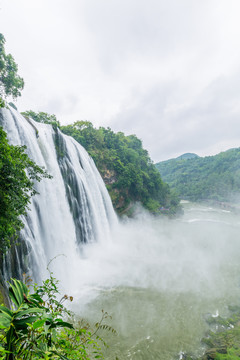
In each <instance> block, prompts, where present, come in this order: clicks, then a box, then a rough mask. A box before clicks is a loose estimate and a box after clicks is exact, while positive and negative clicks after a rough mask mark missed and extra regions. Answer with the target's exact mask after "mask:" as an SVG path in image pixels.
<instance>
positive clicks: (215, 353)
mask: <svg viewBox="0 0 240 360" xmlns="http://www.w3.org/2000/svg"><path fill="white" fill-rule="evenodd" d="M229 310H230V312H231V317H229V318H227V319H224V318H222V317H221V316H218V317H209V319H208V320H207V322H208V324H209V325H210V326H211V328H212V330H211V331H209V332H208V334H207V336H206V337H205V338H203V339H202V343H203V344H204V345H205V347H206V349H205V353H204V355H203V356H201V357H197V358H196V357H192V356H189V355H186V356H185V357H184V359H185V358H186V360H236V359H239V358H240V308H239V307H238V306H236V307H229Z"/></svg>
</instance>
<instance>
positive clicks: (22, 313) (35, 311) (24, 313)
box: [17, 307, 45, 317]
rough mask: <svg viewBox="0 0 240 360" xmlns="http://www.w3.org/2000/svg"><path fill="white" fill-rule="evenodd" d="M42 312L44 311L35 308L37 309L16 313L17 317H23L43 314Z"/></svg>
mask: <svg viewBox="0 0 240 360" xmlns="http://www.w3.org/2000/svg"><path fill="white" fill-rule="evenodd" d="M44 312H45V310H44V309H40V308H37V307H35V308H29V309H27V310H23V311H19V312H18V313H17V317H21V316H25V315H27V314H34V313H35V314H36V315H37V314H40V313H44Z"/></svg>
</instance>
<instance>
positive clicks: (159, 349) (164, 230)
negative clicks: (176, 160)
mask: <svg viewBox="0 0 240 360" xmlns="http://www.w3.org/2000/svg"><path fill="white" fill-rule="evenodd" d="M184 208H185V214H184V216H182V217H181V218H177V219H168V218H157V217H154V216H152V215H149V214H148V213H147V212H145V211H144V210H141V211H139V212H138V214H137V215H136V217H135V218H134V219H125V220H121V221H120V222H119V224H117V225H116V227H115V228H114V229H113V232H112V239H111V241H109V242H106V243H99V244H88V245H87V246H85V247H84V250H83V252H82V255H81V257H82V258H81V261H80V262H79V263H78V270H77V272H74V274H75V275H74V284H75V285H74V286H75V287H74V289H72V290H73V292H74V294H73V295H74V298H75V303H74V305H73V308H74V311H76V312H77V313H78V314H79V315H80V316H83V317H85V318H87V319H90V320H91V319H92V320H93V319H96V318H97V317H98V316H100V313H101V309H104V310H105V311H107V312H108V313H109V314H110V315H111V316H112V320H111V322H110V323H111V324H112V325H113V326H114V328H115V329H116V330H117V332H118V336H117V337H116V338H114V337H111V336H110V339H108V340H109V341H110V344H111V346H110V348H111V354H109V353H108V352H107V351H106V354H105V356H106V359H115V357H114V356H115V355H116V353H117V356H118V357H119V359H125V358H126V356H128V357H129V358H130V359H142V358H147V359H156V358H157V359H165V360H166V359H172V358H173V357H174V356H176V354H178V353H179V354H180V355H179V358H181V354H182V353H181V351H182V352H184V351H187V350H188V351H196V350H197V351H200V352H201V346H200V339H201V337H202V336H203V334H204V332H205V331H206V329H207V324H206V321H205V317H206V316H211V314H217V313H220V314H221V315H222V316H224V315H226V314H227V313H228V305H231V304H237V302H238V298H239V295H240V291H239V290H240V289H239V285H240V283H239V276H238V274H239V271H240V264H239V256H238V254H239V251H240V243H239V241H238V234H239V227H240V221H239V219H238V216H237V215H235V214H233V213H231V212H230V211H226V210H222V209H217V208H212V207H209V206H207V205H206V206H203V205H196V204H191V203H186V204H185V205H184ZM146 349H148V352H147V354H148V355H147V357H144V356H146V354H145V351H147V350H146ZM114 354H115V355H114ZM129 354H130V355H129ZM144 354H145V355H144ZM151 356H152V357H151Z"/></svg>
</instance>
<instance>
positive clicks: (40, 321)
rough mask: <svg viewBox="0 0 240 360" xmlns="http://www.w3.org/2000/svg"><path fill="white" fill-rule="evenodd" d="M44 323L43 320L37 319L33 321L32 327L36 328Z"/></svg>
mask: <svg viewBox="0 0 240 360" xmlns="http://www.w3.org/2000/svg"><path fill="white" fill-rule="evenodd" d="M44 323H45V320H38V321H35V322H34V323H33V329H34V330H36V329H38V328H40V327H41V326H43V325H44Z"/></svg>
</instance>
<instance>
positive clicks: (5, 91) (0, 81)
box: [0, 34, 24, 107]
mask: <svg viewBox="0 0 240 360" xmlns="http://www.w3.org/2000/svg"><path fill="white" fill-rule="evenodd" d="M4 45H5V38H4V36H3V34H0V97H1V98H5V97H7V96H9V95H11V96H12V97H13V98H14V99H16V98H17V97H18V96H21V90H23V87H24V81H23V78H21V77H20V76H19V75H18V74H17V72H18V65H17V64H16V62H15V60H14V58H13V56H12V55H11V54H6V52H5V48H4ZM1 106H4V101H3V99H1V100H0V107H1Z"/></svg>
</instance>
